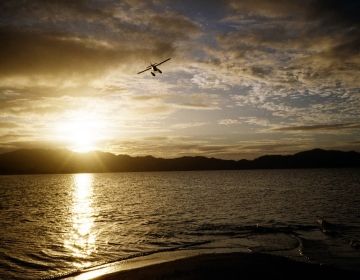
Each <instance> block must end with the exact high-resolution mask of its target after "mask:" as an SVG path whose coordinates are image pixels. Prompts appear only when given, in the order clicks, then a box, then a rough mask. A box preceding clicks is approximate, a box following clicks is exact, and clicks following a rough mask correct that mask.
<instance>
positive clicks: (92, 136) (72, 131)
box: [57, 119, 103, 153]
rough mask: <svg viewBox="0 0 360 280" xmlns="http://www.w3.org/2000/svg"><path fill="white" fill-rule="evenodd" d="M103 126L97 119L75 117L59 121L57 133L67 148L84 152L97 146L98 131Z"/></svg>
mask: <svg viewBox="0 0 360 280" xmlns="http://www.w3.org/2000/svg"><path fill="white" fill-rule="evenodd" d="M102 130H103V127H102V125H101V123H100V122H99V121H96V120H90V119H75V120H71V121H67V122H64V123H60V124H59V125H58V129H57V131H58V132H57V134H58V138H59V139H60V141H61V142H64V143H65V144H66V145H67V148H69V149H71V150H72V151H75V152H80V153H85V152H89V151H93V150H95V149H96V148H97V146H96V145H97V142H98V141H99V140H100V134H101V133H100V131H102Z"/></svg>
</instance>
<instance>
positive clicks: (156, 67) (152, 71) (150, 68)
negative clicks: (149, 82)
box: [138, 57, 171, 77]
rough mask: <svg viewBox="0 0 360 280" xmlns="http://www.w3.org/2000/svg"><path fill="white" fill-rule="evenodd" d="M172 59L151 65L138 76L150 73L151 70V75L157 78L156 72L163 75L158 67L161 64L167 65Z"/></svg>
mask: <svg viewBox="0 0 360 280" xmlns="http://www.w3.org/2000/svg"><path fill="white" fill-rule="evenodd" d="M170 59H171V57H170V58H168V59H165V60H164V61H161V62H160V63H154V64H150V65H149V66H148V67H146V69H145V70H142V71H140V72H138V74H141V73H143V72H146V71H149V70H151V75H153V76H154V77H155V72H156V71H157V72H159V73H160V74H162V71H161V70H160V69H159V68H158V66H159V65H160V64H163V63H165V62H166V61H169V60H170Z"/></svg>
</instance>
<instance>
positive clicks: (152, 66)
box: [151, 64, 162, 76]
mask: <svg viewBox="0 0 360 280" xmlns="http://www.w3.org/2000/svg"><path fill="white" fill-rule="evenodd" d="M151 70H152V71H151V75H153V76H155V72H159V73H160V74H162V71H161V70H160V69H159V68H157V67H156V65H153V64H151Z"/></svg>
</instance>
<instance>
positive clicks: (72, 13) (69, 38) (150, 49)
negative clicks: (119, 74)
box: [0, 0, 199, 77]
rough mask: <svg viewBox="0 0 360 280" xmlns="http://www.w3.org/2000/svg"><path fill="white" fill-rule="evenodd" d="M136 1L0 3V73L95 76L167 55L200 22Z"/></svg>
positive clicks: (6, 74) (193, 32)
mask: <svg viewBox="0 0 360 280" xmlns="http://www.w3.org/2000/svg"><path fill="white" fill-rule="evenodd" d="M154 9H155V8H154V7H152V5H151V3H150V2H148V3H147V4H146V2H144V1H143V2H141V1H140V2H139V1H125V2H121V3H118V2H114V1H106V2H103V1H40V0H36V1H21V3H20V2H19V1H7V2H6V3H1V4H0V18H1V20H0V41H1V42H2V43H1V45H0V60H1V61H2V63H1V64H0V76H14V75H16V76H29V75H47V76H49V75H59V74H65V75H67V76H70V77H71V75H73V74H76V75H78V74H81V75H86V74H97V75H98V74H99V73H103V72H104V71H106V70H108V69H111V68H114V67H118V66H119V65H122V64H124V63H127V64H129V63H133V62H136V61H142V60H151V58H158V57H165V56H170V55H172V54H173V53H174V51H175V45H176V43H177V42H178V41H179V40H186V39H187V38H189V37H191V36H193V35H194V34H196V33H198V32H199V26H197V25H196V24H195V23H194V22H192V21H191V20H190V19H188V18H187V17H186V16H184V15H180V14H177V13H175V12H169V11H168V12H164V13H157V12H156V11H155V10H154Z"/></svg>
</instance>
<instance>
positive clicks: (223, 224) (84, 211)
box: [0, 169, 360, 279]
mask: <svg viewBox="0 0 360 280" xmlns="http://www.w3.org/2000/svg"><path fill="white" fill-rule="evenodd" d="M359 171H360V170H359V169H331V170H329V169H317V170H315V169H314V170H269V171H265V170H257V171H209V172H207V171H203V172H158V173H155V172H154V173H105V174H65V175H21V176H0V211H1V212H0V279H13V278H19V279H39V278H49V277H53V276H58V275H64V274H68V273H72V272H74V271H80V270H82V269H84V268H87V267H91V266H94V265H100V264H104V263H108V262H113V261H116V260H121V259H123V258H128V257H135V256H139V255H140V254H144V253H145V254H147V253H151V252H156V251H161V250H169V249H181V248H205V247H216V246H219V247H226V246H228V247H239V248H242V249H244V250H249V251H255V252H271V253H279V254H283V255H289V256H295V257H296V256H297V257H298V258H299V259H303V260H304V261H313V262H319V263H328V264H332V265H335V266H339V267H345V268H352V269H359V267H360V172H359Z"/></svg>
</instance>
